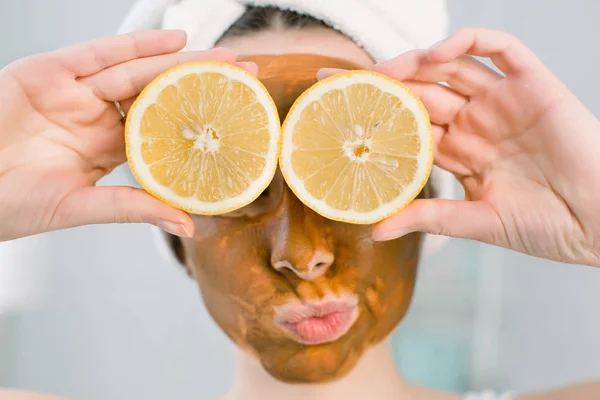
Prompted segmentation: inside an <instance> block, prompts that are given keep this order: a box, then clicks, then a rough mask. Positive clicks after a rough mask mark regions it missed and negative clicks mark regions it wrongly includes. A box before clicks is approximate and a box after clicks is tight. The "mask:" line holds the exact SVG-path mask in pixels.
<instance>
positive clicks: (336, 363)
mask: <svg viewBox="0 0 600 400" xmlns="http://www.w3.org/2000/svg"><path fill="white" fill-rule="evenodd" d="M362 353H363V349H362V348H356V347H354V348H353V347H351V346H343V347H342V346H340V345H338V344H337V343H329V344H323V345H317V346H302V347H299V348H298V349H296V351H293V352H290V351H283V350H278V349H275V348H273V350H272V354H269V355H267V356H266V357H261V359H260V361H261V364H262V366H263V368H264V369H265V370H266V371H267V372H268V373H269V374H270V375H271V376H272V377H274V378H275V379H277V380H278V381H281V382H284V383H290V384H314V383H328V382H333V381H337V380H339V379H342V378H343V377H345V376H346V375H347V374H348V373H349V372H350V371H351V370H352V369H353V368H354V367H355V365H356V364H357V362H358V360H359V359H360V357H361V356H362Z"/></svg>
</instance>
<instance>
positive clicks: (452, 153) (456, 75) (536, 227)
mask: <svg viewBox="0 0 600 400" xmlns="http://www.w3.org/2000/svg"><path fill="white" fill-rule="evenodd" d="M469 55H471V56H480V57H489V58H490V59H491V61H492V62H493V63H494V64H495V65H496V66H497V67H498V68H499V69H500V70H501V71H502V72H503V75H501V74H498V73H496V72H494V71H493V70H492V69H490V68H488V67H486V66H484V65H483V64H482V63H480V62H478V61H476V60H475V59H474V58H472V57H469ZM375 70H376V71H379V72H382V73H384V74H387V75H389V76H391V77H393V78H395V79H397V80H400V81H405V82H406V83H407V84H409V86H411V88H412V89H414V90H415V91H416V93H417V94H418V95H419V96H420V97H421V98H422V100H423V102H424V103H425V105H426V107H427V109H428V110H429V113H430V115H431V121H432V124H433V133H434V136H435V141H436V152H435V162H436V164H437V165H438V166H439V167H441V168H443V169H445V170H447V171H449V172H451V173H453V174H454V175H455V176H456V177H457V178H458V180H459V181H460V183H461V184H462V185H463V187H464V189H465V193H466V198H465V200H464V201H448V200H442V199H423V200H416V201H415V202H413V203H412V204H411V205H410V206H409V207H408V208H407V209H406V210H404V211H403V212H401V213H400V214H399V215H397V216H394V217H392V218H390V219H388V220H386V221H383V222H381V223H380V224H379V225H378V226H377V227H376V228H375V230H374V237H375V239H376V240H389V239H393V238H396V237H398V236H401V235H405V234H407V233H409V232H413V231H422V232H428V233H432V234H440V235H447V236H453V237H459V238H469V239H475V240H479V241H482V242H486V243H490V244H494V245H499V246H503V247H505V248H509V249H513V250H517V251H520V252H523V253H527V254H530V255H534V256H539V257H544V258H548V259H553V260H558V261H563V262H570V263H579V264H589V265H596V266H600V214H599V213H598V209H599V207H600V165H599V164H598V163H599V162H600V122H599V121H598V119H597V118H596V117H595V116H594V115H593V114H592V113H591V112H590V111H589V110H588V109H587V108H586V107H585V106H584V105H583V104H582V103H581V102H580V101H579V100H578V99H577V97H575V95H573V93H571V92H570V91H569V89H568V88H567V87H566V86H565V85H564V84H563V83H562V82H561V81H560V80H559V79H558V78H557V77H556V76H555V75H554V74H553V73H552V72H551V71H550V70H549V69H548V68H546V67H545V66H544V64H542V62H541V61H540V60H539V59H538V58H537V57H536V56H535V55H534V54H533V53H532V52H531V51H530V50H529V49H528V48H526V47H525V45H523V44H522V43H521V42H520V41H519V40H518V39H516V38H514V37H513V36H511V35H509V34H507V33H503V32H497V31H491V30H484V29H475V30H473V29H468V30H462V31H460V32H458V33H456V34H455V35H453V36H451V37H450V38H448V39H447V40H445V41H443V42H441V43H439V44H438V45H436V46H434V47H432V48H431V49H429V50H424V51H412V52H409V53H407V54H403V55H401V56H399V57H398V58H396V59H394V60H391V61H389V62H385V63H382V64H379V65H377V66H376V68H375ZM438 82H445V83H447V84H448V85H449V87H446V86H444V85H440V84H438Z"/></svg>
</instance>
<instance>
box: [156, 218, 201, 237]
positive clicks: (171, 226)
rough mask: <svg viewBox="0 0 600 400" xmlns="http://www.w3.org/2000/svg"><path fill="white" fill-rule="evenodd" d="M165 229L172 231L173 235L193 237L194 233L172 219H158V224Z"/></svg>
mask: <svg viewBox="0 0 600 400" xmlns="http://www.w3.org/2000/svg"><path fill="white" fill-rule="evenodd" d="M156 225H157V226H158V227H159V228H160V229H162V230H163V231H165V232H167V233H170V234H171V235H175V236H179V237H187V238H189V237H192V234H191V233H190V231H189V230H188V228H186V226H185V225H183V224H178V223H175V222H171V221H158V224H156Z"/></svg>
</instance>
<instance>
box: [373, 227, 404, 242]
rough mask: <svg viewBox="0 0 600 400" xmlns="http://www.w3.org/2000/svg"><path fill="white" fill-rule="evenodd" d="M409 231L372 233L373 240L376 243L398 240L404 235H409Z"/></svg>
mask: <svg viewBox="0 0 600 400" xmlns="http://www.w3.org/2000/svg"><path fill="white" fill-rule="evenodd" d="M409 233H410V231H409V230H408V229H406V228H402V229H396V230H393V231H383V232H380V231H374V232H373V240H374V241H376V242H385V241H388V240H393V239H398V238H399V237H402V236H404V235H407V234H409Z"/></svg>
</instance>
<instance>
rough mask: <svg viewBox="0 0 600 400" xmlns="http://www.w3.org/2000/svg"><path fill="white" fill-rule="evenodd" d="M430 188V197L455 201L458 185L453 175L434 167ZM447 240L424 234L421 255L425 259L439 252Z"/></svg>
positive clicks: (442, 237) (444, 237) (446, 238)
mask: <svg viewBox="0 0 600 400" xmlns="http://www.w3.org/2000/svg"><path fill="white" fill-rule="evenodd" d="M429 186H430V187H431V193H430V195H431V196H430V197H436V198H439V199H447V200H457V199H458V183H457V180H456V178H455V177H454V175H452V174H451V173H449V172H447V171H444V170H443V169H441V168H438V167H436V166H434V167H433V169H432V171H431V176H430V178H429ZM448 240H449V238H448V237H446V236H439V235H431V234H426V235H425V237H424V239H423V244H422V245H421V255H422V258H423V259H426V258H428V257H430V256H432V255H434V254H436V253H437V252H439V251H440V250H441V249H442V248H443V247H444V246H445V245H446V244H447V243H448Z"/></svg>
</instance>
